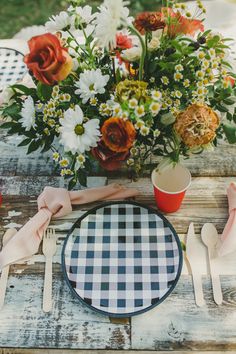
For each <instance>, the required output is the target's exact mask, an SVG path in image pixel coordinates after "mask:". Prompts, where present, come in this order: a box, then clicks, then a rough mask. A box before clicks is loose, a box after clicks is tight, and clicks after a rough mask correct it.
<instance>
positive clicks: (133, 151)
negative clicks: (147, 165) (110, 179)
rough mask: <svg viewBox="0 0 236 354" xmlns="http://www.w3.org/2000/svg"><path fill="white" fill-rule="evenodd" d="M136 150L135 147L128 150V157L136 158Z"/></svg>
mask: <svg viewBox="0 0 236 354" xmlns="http://www.w3.org/2000/svg"><path fill="white" fill-rule="evenodd" d="M138 152H139V151H138V149H137V148H136V147H132V148H131V149H130V155H131V156H137V155H138Z"/></svg>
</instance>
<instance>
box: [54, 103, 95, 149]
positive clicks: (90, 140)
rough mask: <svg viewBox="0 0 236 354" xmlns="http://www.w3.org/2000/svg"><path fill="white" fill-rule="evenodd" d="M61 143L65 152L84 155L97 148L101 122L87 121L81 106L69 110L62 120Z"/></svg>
mask: <svg viewBox="0 0 236 354" xmlns="http://www.w3.org/2000/svg"><path fill="white" fill-rule="evenodd" d="M60 124H61V128H60V133H61V139H60V143H61V144H62V145H63V146H64V150H65V151H66V152H67V151H70V152H72V153H73V154H75V153H76V152H79V153H81V154H83V153H84V152H85V151H89V150H90V149H91V147H95V146H96V145H97V142H98V140H99V137H100V131H99V120H98V119H90V120H88V121H87V120H86V119H85V117H84V114H83V111H82V110H81V108H80V106H78V105H76V106H75V107H74V109H72V108H69V109H68V110H67V111H66V112H65V113H64V118H63V119H60Z"/></svg>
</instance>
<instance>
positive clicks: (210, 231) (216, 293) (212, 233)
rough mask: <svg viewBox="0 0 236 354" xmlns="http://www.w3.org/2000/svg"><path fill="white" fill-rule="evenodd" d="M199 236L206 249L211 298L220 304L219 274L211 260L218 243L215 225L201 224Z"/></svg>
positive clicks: (221, 298) (221, 300) (221, 299)
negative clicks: (211, 290)
mask: <svg viewBox="0 0 236 354" xmlns="http://www.w3.org/2000/svg"><path fill="white" fill-rule="evenodd" d="M201 237H202V241H203V243H204V244H205V246H206V247H207V249H208V261H209V268H210V274H211V281H212V289H213V298H214V301H215V303H216V304H217V305H221V304H222V302H223V296H222V289H221V284H220V277H219V274H217V273H216V272H215V269H214V260H213V258H215V255H216V246H217V243H218V233H217V230H216V228H215V226H214V225H213V224H210V223H207V224H205V225H203V228H202V231H201Z"/></svg>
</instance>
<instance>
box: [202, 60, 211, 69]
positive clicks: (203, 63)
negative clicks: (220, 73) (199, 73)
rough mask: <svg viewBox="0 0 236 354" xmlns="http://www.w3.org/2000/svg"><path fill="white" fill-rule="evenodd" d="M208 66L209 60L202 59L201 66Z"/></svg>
mask: <svg viewBox="0 0 236 354" xmlns="http://www.w3.org/2000/svg"><path fill="white" fill-rule="evenodd" d="M209 66H210V62H209V60H207V59H205V60H203V62H202V68H203V69H208V68H209Z"/></svg>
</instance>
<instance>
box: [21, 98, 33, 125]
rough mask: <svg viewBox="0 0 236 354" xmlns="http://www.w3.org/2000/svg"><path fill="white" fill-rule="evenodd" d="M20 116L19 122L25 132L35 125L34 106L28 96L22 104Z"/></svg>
mask: <svg viewBox="0 0 236 354" xmlns="http://www.w3.org/2000/svg"><path fill="white" fill-rule="evenodd" d="M20 115H21V119H19V122H20V123H21V125H22V127H23V128H25V130H26V131H29V130H30V129H31V128H32V127H33V126H34V124H35V106H34V100H33V98H32V97H31V96H28V97H27V98H26V99H25V101H24V102H23V105H22V109H21V113H20Z"/></svg>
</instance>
